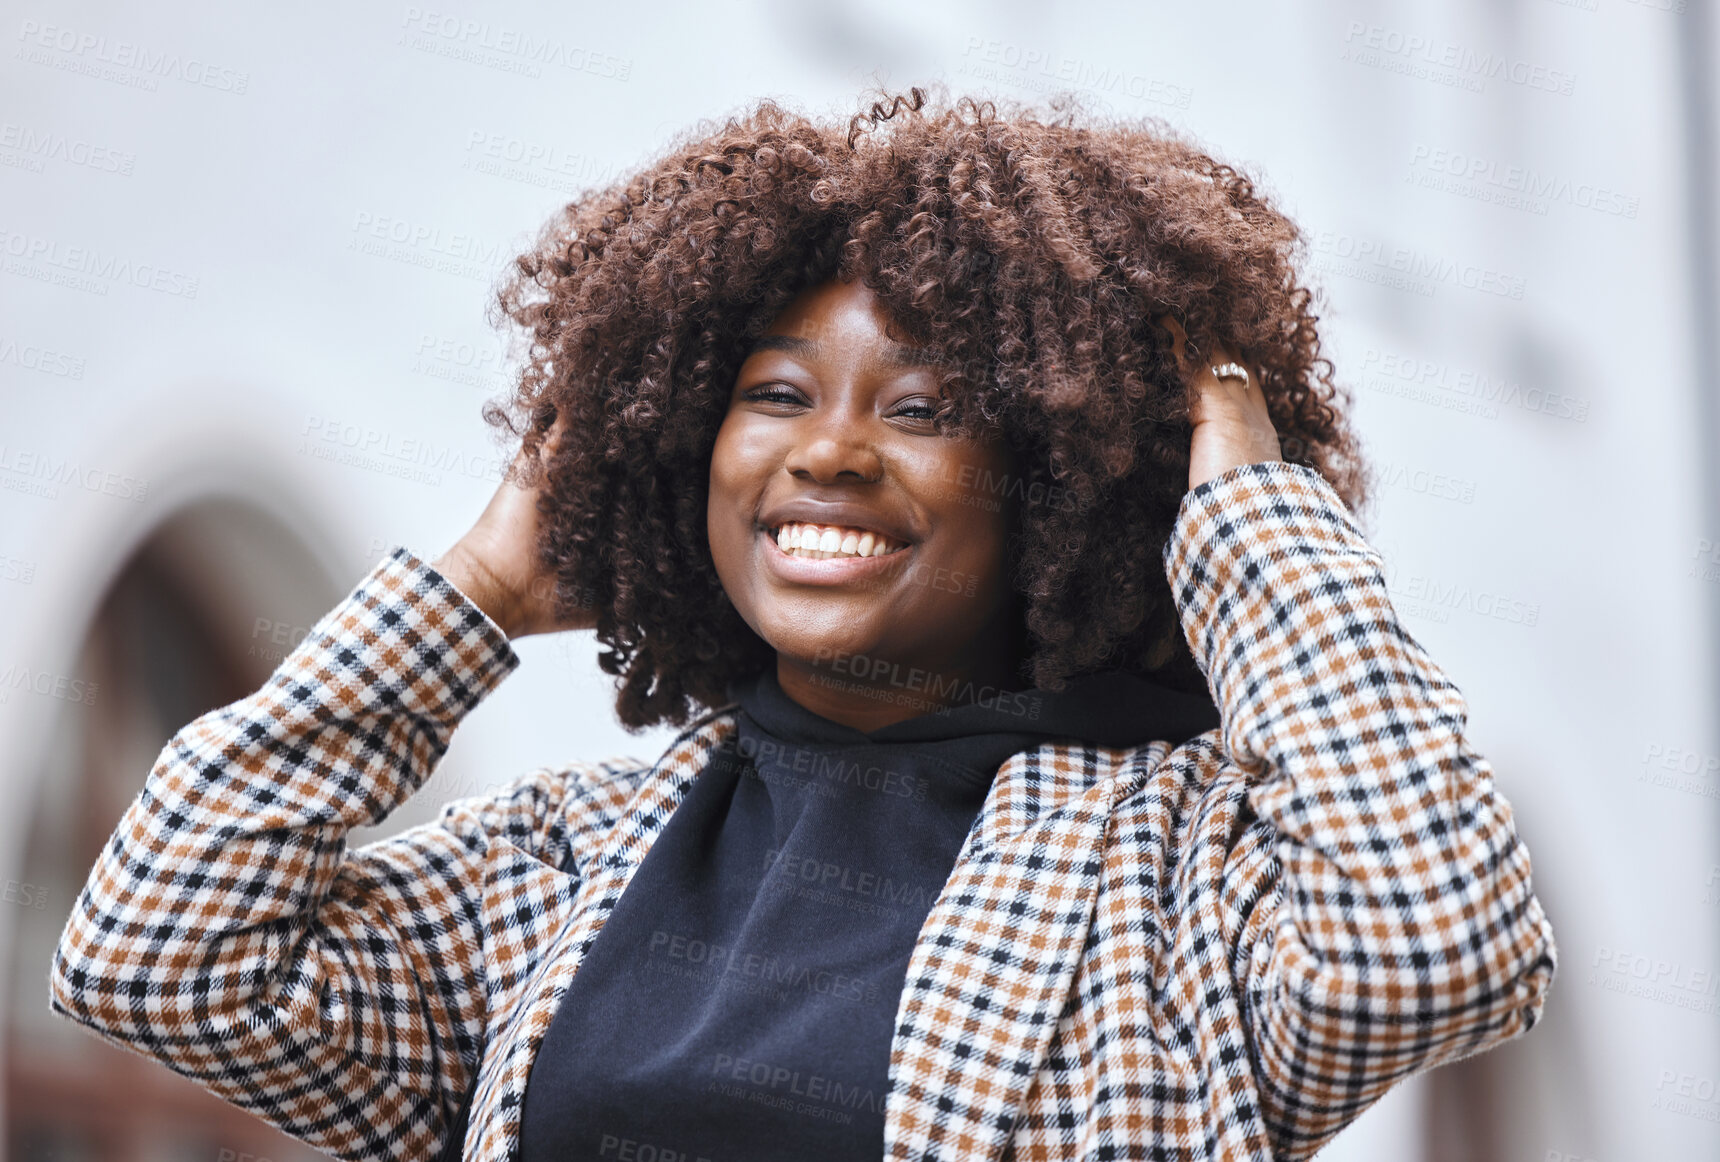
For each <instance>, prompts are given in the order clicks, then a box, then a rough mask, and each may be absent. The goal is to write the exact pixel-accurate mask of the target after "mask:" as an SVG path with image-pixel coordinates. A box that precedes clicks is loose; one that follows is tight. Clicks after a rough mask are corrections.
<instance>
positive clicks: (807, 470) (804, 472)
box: [786, 415, 884, 484]
mask: <svg viewBox="0 0 1720 1162" xmlns="http://www.w3.org/2000/svg"><path fill="white" fill-rule="evenodd" d="M806 420H807V423H806V427H805V430H804V431H803V432H802V433H801V434H800V435H799V438H797V439H796V441H795V444H794V447H793V448H792V449H790V451H789V454H788V459H787V463H786V467H787V468H788V471H789V472H790V473H791V474H792V475H794V476H797V477H801V478H804V479H811V480H815V481H817V482H818V483H820V484H835V483H837V482H839V481H843V480H847V481H851V482H852V481H866V482H872V481H876V480H879V479H882V478H883V475H884V462H883V459H882V458H881V457H880V456H879V455H878V450H877V448H876V447H875V446H874V445H873V440H872V435H871V433H870V432H868V431H867V430H866V427H865V425H864V424H861V423H857V422H855V420H854V419H853V418H852V417H849V416H846V415H829V416H826V417H824V418H823V419H817V418H814V417H811V416H808V417H806Z"/></svg>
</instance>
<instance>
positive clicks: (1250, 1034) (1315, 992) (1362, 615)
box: [1165, 460, 1555, 1158]
mask: <svg viewBox="0 0 1720 1162" xmlns="http://www.w3.org/2000/svg"><path fill="white" fill-rule="evenodd" d="M1165 565H1166V572H1167V575H1168V576H1169V578H1170V583H1171V586H1172V592H1173V593H1174V594H1175V595H1176V600H1177V603H1178V607H1179V609H1180V610H1181V613H1182V624H1183V629H1184V633H1185V635H1186V638H1187V640H1188V643H1189V646H1190V648H1191V649H1192V650H1193V653H1194V656H1195V658H1196V660H1197V661H1198V662H1199V664H1200V666H1201V669H1202V671H1203V672H1204V673H1205V674H1206V675H1207V679H1208V683H1209V685H1210V687H1211V689H1212V692H1213V697H1214V700H1215V702H1216V703H1217V705H1218V706H1219V707H1220V709H1221V711H1222V715H1223V724H1222V727H1221V733H1222V741H1223V746H1224V749H1225V751H1226V753H1227V755H1228V757H1229V758H1230V760H1231V761H1232V762H1233V763H1234V764H1235V765H1236V766H1237V767H1238V768H1240V769H1241V771H1242V772H1243V773H1244V776H1245V778H1246V781H1247V786H1248V791H1247V795H1248V800H1249V802H1250V804H1251V806H1252V808H1253V810H1254V812H1255V813H1256V814H1257V815H1258V816H1259V821H1258V822H1256V824H1255V825H1254V826H1253V827H1251V828H1249V829H1248V831H1247V832H1246V833H1244V834H1243V835H1241V836H1239V837H1238V840H1237V843H1236V845H1235V847H1234V848H1233V849H1232V852H1231V855H1230V858H1229V859H1228V861H1227V862H1226V864H1225V866H1224V869H1223V873H1222V874H1223V877H1224V880H1225V883H1224V884H1223V887H1222V898H1223V899H1224V900H1226V901H1235V902H1239V903H1242V904H1243V905H1244V906H1243V907H1241V908H1239V909H1236V914H1234V915H1230V916H1228V917H1227V920H1228V924H1229V931H1228V933H1227V935H1228V937H1229V939H1230V941H1231V943H1232V949H1231V957H1230V963H1231V964H1232V965H1233V970H1234V971H1235V972H1236V973H1237V975H1238V977H1239V979H1238V981H1237V986H1238V988H1239V990H1240V991H1241V993H1242V1008H1243V1018H1244V1024H1245V1027H1246V1034H1247V1038H1248V1043H1249V1051H1250V1054H1251V1056H1252V1059H1253V1060H1252V1065H1253V1071H1254V1074H1255V1077H1256V1080H1257V1086H1258V1093H1259V1096H1260V1100H1261V1102H1262V1105H1263V1107H1264V1108H1263V1110H1262V1113H1263V1115H1264V1118H1265V1121H1266V1123H1267V1125H1268V1127H1269V1130H1270V1133H1271V1134H1272V1136H1273V1138H1274V1153H1275V1154H1276V1155H1277V1156H1279V1157H1283V1158H1304V1157H1307V1156H1309V1155H1311V1154H1312V1153H1313V1152H1314V1151H1315V1150H1316V1149H1318V1148H1319V1147H1320V1146H1321V1145H1323V1144H1324V1143H1325V1142H1326V1141H1327V1140H1329V1139H1330V1138H1331V1137H1332V1135H1334V1134H1336V1133H1337V1132H1338V1130H1340V1129H1342V1128H1343V1126H1344V1125H1346V1124H1347V1123H1348V1122H1349V1121H1350V1120H1352V1119H1353V1118H1354V1117H1356V1116H1357V1115H1358V1114H1359V1113H1361V1111H1362V1110H1364V1109H1365V1108H1366V1107H1367V1106H1368V1105H1369V1104H1371V1103H1372V1102H1373V1101H1375V1100H1376V1099H1377V1098H1379V1097H1380V1096H1381V1095H1382V1094H1383V1093H1384V1092H1385V1091H1386V1090H1387V1089H1388V1088H1389V1087H1390V1086H1391V1085H1392V1084H1393V1083H1394V1082H1396V1081H1398V1080H1400V1079H1401V1078H1403V1077H1405V1076H1407V1075H1409V1074H1411V1073H1413V1072H1416V1071H1418V1070H1422V1069H1427V1068H1429V1067H1431V1066H1434V1065H1437V1064H1440V1063H1441V1062H1445V1061H1450V1060H1453V1059H1456V1058H1458V1057H1462V1056H1466V1055H1468V1054H1471V1053H1474V1052H1476V1051H1478V1050H1481V1049H1483V1048H1486V1047H1488V1046H1490V1045H1493V1044H1496V1043H1498V1042H1500V1041H1503V1040H1506V1039H1507V1038H1510V1037H1513V1036H1516V1035H1518V1034H1521V1033H1523V1032H1525V1031H1527V1030H1528V1029H1529V1028H1530V1027H1532V1026H1533V1025H1534V1024H1535V1022H1536V1020H1537V1019H1538V1018H1539V1016H1540V1013H1541V1010H1542V1006H1543V1004H1544V1003H1545V1000H1546V994H1547V989H1548V987H1549V984H1550V982H1551V979H1552V976H1553V971H1554V967H1555V947H1554V943H1553V936H1552V931H1551V928H1550V927H1549V925H1548V923H1547V919H1546V916H1545V915H1544V914H1543V912H1542V910H1541V907H1540V904H1539V903H1538V902H1537V901H1536V899H1535V897H1534V895H1533V893H1532V891H1531V886H1530V874H1529V873H1530V867H1529V854H1528V852H1527V851H1526V850H1525V849H1524V847H1523V845H1522V844H1521V843H1520V842H1519V841H1518V838H1517V835H1516V833H1515V830H1514V828H1513V825H1512V815H1511V808H1510V805H1509V804H1508V803H1507V802H1506V801H1505V800H1504V799H1503V798H1501V797H1499V796H1498V795H1497V794H1496V793H1495V790H1494V786H1493V778H1492V772H1491V769H1490V767H1489V766H1488V764H1487V761H1486V760H1485V759H1484V758H1482V757H1481V756H1480V755H1478V754H1476V753H1475V751H1474V750H1473V749H1472V748H1471V747H1470V745H1469V743H1468V741H1467V739H1466V738H1465V736H1464V729H1465V724H1466V707H1465V703H1464V700H1463V697H1462V695H1461V694H1460V693H1459V692H1458V690H1457V688H1456V687H1455V686H1454V685H1453V684H1452V683H1451V682H1450V680H1449V679H1447V678H1446V676H1445V674H1444V673H1443V672H1442V671H1441V670H1440V669H1439V667H1438V666H1436V665H1435V664H1434V663H1433V661H1432V660H1431V659H1430V658H1429V657H1428V656H1427V654H1426V653H1425V652H1424V651H1423V650H1422V648H1421V646H1420V645H1419V644H1418V643H1417V642H1416V641H1415V640H1414V639H1413V638H1412V637H1411V636H1410V634H1409V633H1408V631H1407V630H1405V629H1404V628H1403V627H1402V625H1400V624H1399V622H1398V619H1397V615H1396V613H1395V612H1394V610H1393V609H1392V606H1391V602H1390V600H1389V598H1388V594H1387V588H1386V579H1385V574H1384V570H1383V562H1382V560H1381V558H1380V556H1379V554H1378V553H1376V552H1375V551H1374V550H1373V549H1372V548H1371V547H1369V546H1368V544H1367V543H1366V542H1365V541H1364V540H1363V538H1362V535H1361V533H1360V531H1359V530H1358V529H1357V527H1356V525H1355V523H1354V521H1353V519H1352V517H1351V514H1350V512H1349V510H1348V509H1347V508H1346V507H1345V505H1344V503H1343V501H1342V500H1341V499H1340V498H1339V496H1338V495H1337V493H1336V492H1335V491H1334V490H1333V489H1332V488H1331V487H1330V485H1328V484H1327V483H1326V481H1325V480H1324V479H1323V478H1322V477H1321V476H1320V475H1319V474H1318V473H1317V472H1315V471H1314V470H1313V469H1311V468H1308V467H1304V466H1301V465H1294V464H1287V463H1284V462H1283V461H1278V460H1271V461H1265V462H1259V463H1250V464H1243V465H1240V466H1236V467H1232V468H1230V469H1227V470H1225V471H1223V472H1221V473H1219V474H1218V475H1216V476H1213V477H1211V478H1210V479H1209V480H1207V481H1206V482H1205V483H1203V484H1202V485H1200V486H1198V487H1195V488H1193V489H1192V490H1191V491H1190V492H1189V493H1188V494H1187V495H1186V496H1185V497H1184V500H1183V508H1182V511H1181V512H1180V513H1179V516H1178V520H1177V524H1176V528H1175V531H1174V532H1173V535H1172V538H1171V540H1170V541H1169V543H1168V544H1167V545H1166V549H1165Z"/></svg>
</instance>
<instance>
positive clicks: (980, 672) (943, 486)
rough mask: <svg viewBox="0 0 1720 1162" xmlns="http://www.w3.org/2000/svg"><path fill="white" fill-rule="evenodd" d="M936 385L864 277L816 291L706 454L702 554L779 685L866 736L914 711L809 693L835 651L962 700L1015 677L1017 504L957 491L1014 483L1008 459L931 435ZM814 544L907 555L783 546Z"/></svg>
mask: <svg viewBox="0 0 1720 1162" xmlns="http://www.w3.org/2000/svg"><path fill="white" fill-rule="evenodd" d="M809 334H815V335H818V336H819V338H818V339H808V338H805V337H804V336H805V335H809ZM937 389H938V380H937V376H936V372H935V368H934V366H933V365H932V364H931V363H930V362H929V361H920V360H916V359H914V358H912V357H911V349H910V348H906V347H903V346H899V345H895V344H894V343H893V341H892V340H891V339H890V337H889V335H888V321H887V319H886V317H885V315H884V313H883V311H882V309H881V307H880V306H879V304H878V301H877V297H876V296H875V295H874V294H873V293H872V292H871V291H870V290H868V289H867V287H866V286H865V285H864V284H863V283H858V282H851V283H843V282H828V283H823V284H821V285H819V286H817V287H815V288H813V289H811V290H809V291H807V292H806V293H804V294H802V295H801V296H800V297H798V298H796V299H795V300H794V301H793V302H792V303H790V304H789V306H788V308H787V309H786V310H784V311H783V313H782V314H781V315H779V316H778V317H777V318H776V319H775V320H774V321H773V322H772V323H771V325H770V327H769V329H768V330H767V331H766V333H765V334H764V336H763V337H762V338H761V339H760V341H759V342H758V343H757V344H756V345H755V346H754V348H753V351H752V353H751V354H750V355H749V356H748V357H747V359H746V361H745V362H744V363H742V364H741V369H740V373H739V375H737V376H736V378H735V388H734V394H733V396H732V398H731V401H730V403H729V409H728V413H727V415H726V416H725V417H724V419H723V424H722V427H721V428H720V429H719V430H718V432H717V441H716V445H715V447H713V448H712V450H711V471H710V499H709V502H708V504H709V518H708V520H709V529H710V542H711V557H712V560H713V561H714V562H715V564H716V569H717V575H718V576H719V577H720V578H721V579H722V585H723V592H724V593H725V594H727V595H728V598H729V600H730V601H731V602H732V603H733V604H734V607H735V611H736V612H737V613H738V614H739V615H740V617H741V618H742V620H744V621H745V622H746V623H747V625H748V626H749V627H750V628H751V629H752V630H753V632H754V633H756V634H758V635H759V637H761V638H763V639H764V640H765V641H766V642H768V643H770V645H771V646H772V648H773V649H775V651H776V658H777V664H776V676H777V681H778V682H779V683H781V685H782V688H783V690H784V691H785V692H786V693H787V694H788V695H789V696H790V697H791V698H793V699H794V700H795V701H796V702H798V703H800V704H801V705H802V706H805V707H807V708H809V709H811V710H814V711H816V712H817V713H819V714H822V715H823V716H824V717H826V718H829V719H831V720H833V721H836V722H842V723H845V724H846V725H849V726H853V727H856V728H857V729H860V730H873V729H876V728H877V727H880V726H886V725H888V724H890V723H891V722H895V721H898V720H900V719H903V718H908V717H912V716H913V714H914V713H915V712H916V710H915V708H914V707H912V706H905V705H897V704H896V703H895V702H894V701H893V700H889V699H885V698H880V697H878V696H877V695H878V694H879V693H880V692H881V690H878V689H871V688H867V687H866V685H865V684H864V683H861V684H859V686H860V688H859V689H852V688H849V687H848V686H846V685H845V686H833V685H826V684H820V683H819V682H818V678H819V677H821V676H826V675H828V672H829V669H830V665H829V663H830V662H832V661H834V660H835V659H838V658H841V659H844V660H846V659H850V658H882V659H888V660H889V661H891V662H893V663H897V664H899V665H905V666H908V667H917V668H919V669H922V670H924V671H926V672H927V673H928V674H937V675H939V677H940V678H942V679H943V680H944V683H945V684H946V685H948V686H950V687H953V688H957V689H965V688H966V686H967V685H968V684H971V683H978V684H980V685H982V686H986V685H989V686H991V687H993V688H1001V689H1013V688H1014V687H1015V685H1016V683H1017V671H1018V669H1019V665H1020V657H1019V654H1020V650H1021V643H1020V641H1019V640H1018V637H1019V635H1018V633H1017V632H1016V629H1017V627H1018V626H1019V624H1020V621H1021V613H1020V604H1019V601H1018V600H1017V598H1016V595H1015V593H1014V591H1013V589H1012V587H1011V585H1010V581H1009V572H1010V570H1009V564H1010V543H1009V542H1010V539H1011V535H1012V533H1013V529H1014V525H1015V521H1016V511H1015V510H1016V503H1015V501H1014V498H1013V497H1012V498H1011V503H1010V505H1009V506H1008V507H1007V508H1000V509H999V510H998V511H996V512H988V511H986V510H983V509H975V508H973V507H970V506H968V505H964V504H962V503H961V501H960V499H959V497H960V490H959V489H952V488H951V487H950V482H951V481H953V480H959V479H967V478H972V477H974V476H975V474H985V475H986V476H987V477H988V478H991V477H995V478H1000V479H1007V478H1008V476H1009V474H1010V472H1011V470H1012V469H1013V467H1014V458H1013V457H1012V456H1011V455H1010V452H1009V448H1008V446H1007V445H1006V444H1005V443H1004V442H1003V441H1001V440H999V439H996V438H993V439H989V440H977V439H973V438H971V437H961V438H950V437H945V436H942V435H940V433H939V432H938V430H937V428H936V427H935V426H934V424H933V422H932V421H933V417H934V415H935V413H936V410H937V406H938V402H939V400H938V396H937ZM808 533H810V534H811V535H813V536H816V537H818V538H819V540H818V541H816V542H813V543H814V544H816V545H817V550H816V551H819V552H831V553H840V552H841V551H842V549H843V547H844V546H845V545H846V544H847V543H848V542H849V541H850V540H852V542H853V544H852V547H851V548H850V549H849V552H853V553H856V554H857V553H858V552H859V548H860V543H861V539H862V538H865V539H866V541H867V548H868V549H876V548H877V547H878V538H882V539H883V541H884V544H885V548H886V549H888V548H889V547H890V546H892V545H899V546H901V548H899V549H898V550H897V551H896V552H893V553H887V555H877V556H870V555H869V556H865V557H860V556H853V557H847V558H843V557H839V556H831V557H830V558H828V559H824V560H816V559H806V558H803V557H801V556H799V555H798V554H799V553H800V552H802V550H801V549H799V548H798V547H797V548H796V549H795V554H797V555H791V554H790V553H789V552H786V551H784V550H783V548H782V547H781V541H782V540H783V539H785V538H786V536H787V535H788V534H796V535H799V536H801V537H805V536H807V535H808ZM799 543H800V542H797V545H798V544H799ZM824 545H830V546H831V548H830V549H828V550H826V549H824ZM925 569H930V570H933V571H934V575H935V573H936V571H939V570H942V571H944V572H945V573H947V574H950V575H959V576H963V577H976V578H978V579H979V584H978V587H977V591H976V592H972V593H969V592H967V591H965V590H962V591H957V592H952V591H950V589H948V588H941V589H939V588H933V587H931V586H929V585H920V584H916V583H915V581H914V577H915V575H916V573H915V570H925ZM920 575H923V573H922V574H920ZM867 582H871V584H866V583H867ZM847 668H849V669H852V667H847ZM821 669H822V670H823V671H824V672H825V674H824V675H820V674H819V673H818V672H817V671H819V670H821ZM892 672H894V671H892ZM928 701H929V700H928ZM935 708H936V707H935V706H934V705H928V706H926V707H925V709H935Z"/></svg>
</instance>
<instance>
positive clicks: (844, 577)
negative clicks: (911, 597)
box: [758, 529, 914, 585]
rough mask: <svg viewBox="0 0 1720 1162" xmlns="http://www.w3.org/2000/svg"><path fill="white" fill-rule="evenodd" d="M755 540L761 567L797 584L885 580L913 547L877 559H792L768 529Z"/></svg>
mask: <svg viewBox="0 0 1720 1162" xmlns="http://www.w3.org/2000/svg"><path fill="white" fill-rule="evenodd" d="M758 537H759V540H760V541H761V542H763V544H762V551H763V552H764V559H765V567H766V568H767V569H769V570H770V571H771V572H772V573H773V574H775V575H776V576H777V577H779V578H781V579H782V580H784V581H792V582H794V583H796V584H800V585H847V584H850V583H852V582H854V581H860V580H868V581H869V580H873V579H875V578H878V577H887V576H889V575H890V574H891V573H893V572H895V571H896V570H897V569H900V568H901V566H902V563H903V560H905V559H906V557H907V556H908V554H909V553H911V552H912V551H913V549H914V546H913V545H908V546H907V547H905V548H901V549H897V550H896V551H895V552H893V553H885V554H884V555H883V556H881V557H825V558H823V559H822V560H820V559H818V558H814V557H796V556H792V555H791V554H788V553H785V552H783V551H782V547H781V546H780V545H778V544H777V543H776V538H775V537H774V536H772V535H771V532H770V530H769V529H760V530H759V532H758Z"/></svg>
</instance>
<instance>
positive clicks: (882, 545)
mask: <svg viewBox="0 0 1720 1162" xmlns="http://www.w3.org/2000/svg"><path fill="white" fill-rule="evenodd" d="M776 543H777V547H778V548H780V549H781V550H782V551H783V552H785V553H787V554H789V555H790V556H794V557H804V558H807V559H811V560H825V559H828V558H830V557H836V556H848V557H883V556H887V555H889V554H890V553H894V552H898V551H900V550H901V549H902V548H904V547H905V546H902V545H897V544H894V543H893V542H891V541H888V540H886V539H884V538H883V537H881V536H879V535H877V534H876V533H873V532H870V531H866V530H859V529H845V528H839V527H835V526H831V525H813V524H799V523H795V522H790V523H788V524H784V525H783V526H782V527H780V528H778V529H777V530H776Z"/></svg>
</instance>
